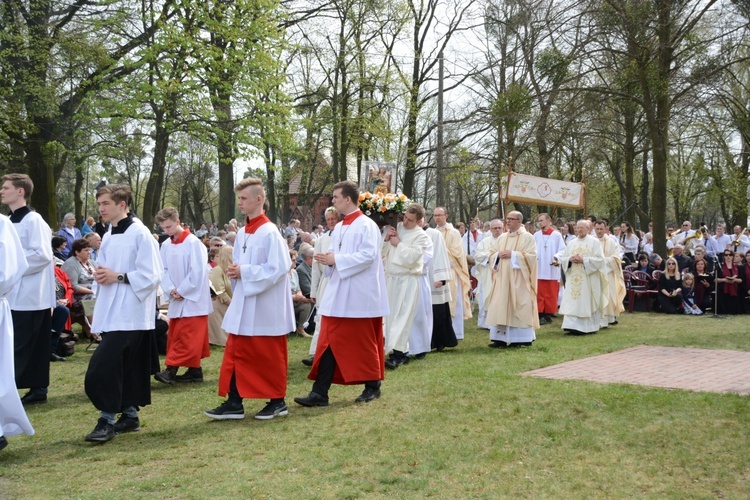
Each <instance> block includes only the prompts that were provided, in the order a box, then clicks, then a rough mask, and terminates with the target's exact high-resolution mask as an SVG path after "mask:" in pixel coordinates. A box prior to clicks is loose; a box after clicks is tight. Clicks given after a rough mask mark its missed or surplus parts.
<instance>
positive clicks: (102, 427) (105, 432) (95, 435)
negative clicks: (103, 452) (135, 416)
mask: <svg viewBox="0 0 750 500" xmlns="http://www.w3.org/2000/svg"><path fill="white" fill-rule="evenodd" d="M114 437H115V426H114V425H112V424H110V423H109V422H107V419H104V418H100V419H99V421H98V422H97V423H96V427H94V430H93V431H91V434H89V435H87V436H86V441H88V442H89V443H106V442H107V441H110V440H112V439H113V438H114Z"/></svg>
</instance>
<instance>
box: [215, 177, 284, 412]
mask: <svg viewBox="0 0 750 500" xmlns="http://www.w3.org/2000/svg"><path fill="white" fill-rule="evenodd" d="M234 191H235V192H236V193H237V205H238V206H239V208H240V211H241V212H242V213H243V214H245V225H244V226H243V227H240V228H239V230H238V232H237V239H236V240H235V245H234V255H233V256H234V263H233V264H232V265H230V266H229V267H228V268H227V275H228V276H229V277H230V278H231V279H232V280H233V282H234V283H235V285H234V287H235V288H234V293H233V295H232V302H231V303H230V304H229V308H228V309H227V313H226V315H225V316H224V322H223V323H222V328H224V330H225V331H226V332H227V333H228V334H229V335H228V338H227V345H226V346H225V347H224V358H223V359H222V362H221V373H220V375H219V395H221V396H226V395H228V398H227V400H226V401H225V402H224V403H222V404H221V405H220V406H218V407H217V408H214V409H213V410H209V411H206V412H205V414H206V416H208V417H210V418H213V419H216V420H227V419H242V418H245V409H244V407H243V405H242V400H243V398H256V399H268V400H269V402H268V403H267V404H266V405H265V407H264V408H263V409H262V410H261V411H259V412H258V413H256V414H255V418H256V419H258V420H270V419H272V418H275V417H278V416H283V415H287V414H288V413H289V410H288V409H287V406H286V401H285V400H284V398H285V397H286V382H287V365H288V356H287V344H286V340H287V339H286V336H287V334H288V333H289V332H293V331H294V330H295V328H296V326H295V318H294V306H293V305H292V288H291V284H290V281H289V270H290V269H291V268H292V261H291V259H290V258H289V247H287V245H286V242H284V239H283V238H282V236H281V233H279V230H278V228H277V227H276V225H275V224H273V223H272V222H271V220H270V219H269V218H268V217H266V214H265V213H264V211H263V205H264V203H265V201H266V193H265V190H264V189H263V183H262V181H261V180H260V179H256V178H253V177H248V178H245V179H242V180H241V181H240V182H239V183H238V184H237V185H236V186H235V188H234Z"/></svg>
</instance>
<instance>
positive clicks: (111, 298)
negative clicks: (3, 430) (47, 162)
mask: <svg viewBox="0 0 750 500" xmlns="http://www.w3.org/2000/svg"><path fill="white" fill-rule="evenodd" d="M131 197H132V193H131V190H130V186H127V185H125V184H110V185H108V186H104V187H102V188H100V189H99V190H98V191H97V192H96V203H97V205H98V207H99V213H100V214H101V215H102V217H103V218H104V220H105V221H106V222H108V223H109V224H110V229H109V231H108V232H107V233H106V234H105V235H104V238H102V246H101V248H100V250H99V260H98V266H97V268H96V271H95V272H94V280H95V281H96V284H95V286H94V292H95V293H96V304H95V305H94V317H93V322H92V327H91V332H92V333H99V334H101V336H102V341H101V343H100V344H99V347H97V348H96V351H94V354H93V355H92V356H91V360H90V361H89V367H88V370H87V371H86V379H85V389H86V395H87V396H88V397H89V399H90V400H91V402H92V403H93V404H94V406H95V407H96V408H97V409H98V410H99V411H100V412H101V415H100V418H99V421H98V422H97V424H96V427H95V428H94V430H93V431H92V432H91V433H90V434H88V435H87V436H86V441H90V442H94V443H103V442H105V441H109V440H110V439H112V438H114V437H115V434H122V433H125V432H134V431H138V430H140V428H141V427H140V420H139V418H138V410H139V407H141V406H146V405H148V404H151V378H150V374H151V359H152V358H151V353H152V350H151V342H152V340H153V339H152V338H151V331H152V330H154V327H155V318H156V315H155V314H154V312H155V311H156V290H157V288H158V287H159V283H160V282H161V279H162V275H163V273H164V269H163V267H162V264H161V258H160V257H159V246H158V244H157V243H156V240H155V239H154V237H153V236H151V232H150V231H149V230H148V228H146V226H144V225H143V223H141V222H140V221H139V220H137V219H134V218H133V217H132V216H129V215H128V203H129V201H130V199H131ZM117 413H121V416H120V418H119V420H117V422H115V418H116V416H117Z"/></svg>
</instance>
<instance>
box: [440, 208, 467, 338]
mask: <svg viewBox="0 0 750 500" xmlns="http://www.w3.org/2000/svg"><path fill="white" fill-rule="evenodd" d="M432 216H433V217H434V219H435V229H437V230H438V231H440V233H441V234H442V235H443V238H444V240H445V247H446V248H447V249H448V257H449V258H450V261H451V269H452V271H453V279H452V280H451V281H450V282H449V286H450V290H451V302H450V309H451V317H452V318H453V331H454V332H455V334H456V339H458V340H463V338H464V321H465V320H467V319H470V318H471V301H470V300H469V292H470V291H471V279H470V278H469V267H468V264H467V262H466V250H465V249H464V248H463V246H462V245H461V233H459V232H458V229H456V228H454V227H453V224H451V223H449V222H448V211H447V210H446V209H445V207H437V208H435V210H434V211H433V214H432Z"/></svg>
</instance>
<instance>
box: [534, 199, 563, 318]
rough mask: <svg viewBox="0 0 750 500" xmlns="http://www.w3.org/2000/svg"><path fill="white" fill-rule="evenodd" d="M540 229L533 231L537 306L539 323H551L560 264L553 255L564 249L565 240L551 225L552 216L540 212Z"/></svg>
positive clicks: (558, 289)
mask: <svg viewBox="0 0 750 500" xmlns="http://www.w3.org/2000/svg"><path fill="white" fill-rule="evenodd" d="M538 220H539V228H540V230H539V231H537V232H536V233H534V241H536V255H537V264H536V269H537V279H538V284H537V286H538V292H537V306H538V307H539V324H541V325H544V324H547V323H552V316H553V315H555V314H557V299H558V297H559V295H560V266H559V263H558V262H557V260H556V259H555V255H556V254H558V253H560V252H562V251H563V250H565V241H564V240H563V237H562V235H561V234H560V233H559V231H555V229H554V227H553V226H552V218H551V217H550V216H549V215H548V214H546V213H541V214H539V217H538Z"/></svg>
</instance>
